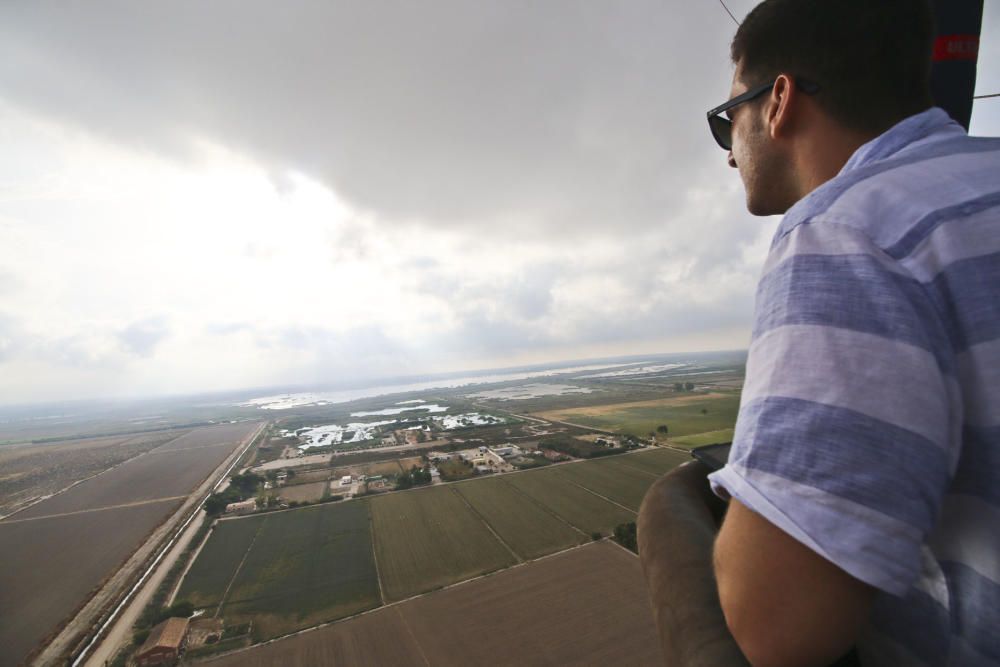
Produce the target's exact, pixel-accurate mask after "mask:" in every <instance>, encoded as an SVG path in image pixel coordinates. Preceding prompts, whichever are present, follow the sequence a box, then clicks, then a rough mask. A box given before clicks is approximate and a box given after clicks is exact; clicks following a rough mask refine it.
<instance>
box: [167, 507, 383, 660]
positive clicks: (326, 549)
mask: <svg viewBox="0 0 1000 667" xmlns="http://www.w3.org/2000/svg"><path fill="white" fill-rule="evenodd" d="M240 524H247V525H245V526H244V525H240ZM251 527H252V528H255V529H256V531H255V532H256V538H255V539H254V538H253V537H251V540H252V542H253V543H252V546H251V548H250V551H249V553H247V551H246V543H247V540H246V535H247V533H249V532H250V530H251ZM220 528H223V530H221V531H220V530H219V529H217V530H216V532H215V533H214V534H213V535H212V536H211V537H210V538H209V542H208V544H206V546H205V549H204V550H203V553H206V552H209V549H211V550H212V551H211V552H209V553H215V554H220V555H219V556H217V557H213V558H211V560H209V561H207V562H206V564H204V565H202V562H201V561H202V558H201V556H199V558H198V561H196V563H195V565H196V566H197V567H200V568H203V570H202V572H201V573H199V574H198V575H197V576H196V577H194V578H192V577H191V575H189V577H188V578H186V579H185V582H184V588H182V591H181V597H182V598H183V597H185V595H184V593H185V590H189V591H190V595H191V597H188V598H187V599H191V600H192V602H194V601H195V600H196V599H197V600H213V598H214V600H218V598H219V596H220V595H221V591H223V590H225V587H226V586H228V585H229V581H230V580H231V579H232V577H233V573H234V572H236V570H237V568H239V571H238V573H237V574H236V577H235V579H234V580H233V585H232V588H231V589H230V591H229V594H228V595H227V596H226V599H225V600H224V601H223V603H222V609H221V613H220V616H222V617H223V618H225V619H226V623H227V624H233V623H239V622H243V621H247V620H251V619H252V620H253V622H254V638H255V639H257V640H262V639H267V638H270V637H275V636H277V635H281V634H285V633H288V632H292V631H294V630H298V629H300V628H304V627H308V626H311V625H316V624H317V623H321V622H323V621H329V620H333V619H336V618H343V617H344V616H350V615H351V614H355V613H358V612H360V611H364V610H365V609H370V608H372V607H376V606H378V605H379V604H381V600H380V598H379V588H378V579H377V577H376V573H375V563H374V560H373V558H372V548H371V535H370V531H369V522H368V508H367V504H366V503H363V502H352V503H343V504H340V505H333V504H331V505H320V506H317V507H312V508H308V509H303V510H300V511H296V512H281V513H277V514H270V515H265V516H262V517H254V518H250V519H240V520H236V521H226V522H222V524H220ZM237 538H238V539H239V540H240V541H237ZM213 542H214V543H215V544H213ZM241 546H242V550H241V549H240V547H241ZM221 554H224V555H225V557H223V556H222V555H221ZM244 556H246V560H245V561H243V558H244ZM241 561H243V564H242V567H240V562H241ZM194 572H195V568H194V567H192V573H194ZM205 582H208V583H210V585H209V586H205V585H204V583H205ZM202 589H205V590H202Z"/></svg>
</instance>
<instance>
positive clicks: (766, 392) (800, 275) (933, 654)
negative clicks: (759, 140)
mask: <svg viewBox="0 0 1000 667" xmlns="http://www.w3.org/2000/svg"><path fill="white" fill-rule="evenodd" d="M710 480H711V482H712V486H713V489H714V490H715V492H716V493H718V494H719V495H721V496H723V497H725V496H726V495H730V496H732V497H735V498H737V499H738V500H739V501H740V502H741V503H743V504H744V505H746V506H747V507H749V508H750V509H752V510H753V511H755V512H757V513H758V514H760V515H762V516H763V517H765V518H766V519H768V520H769V521H770V522H771V523H773V524H775V525H776V526H778V527H779V528H781V529H782V530H784V531H785V532H787V533H788V534H790V535H791V536H793V537H794V538H796V539H797V540H799V541H800V542H802V543H803V544H805V545H806V546H808V547H809V548H811V549H812V550H814V551H816V552H817V553H819V554H820V555H822V556H823V557H825V558H827V559H828V560H830V561H832V562H833V563H835V564H836V565H838V566H839V567H840V568H842V569H843V570H845V571H846V572H848V573H849V574H851V575H853V576H854V577H856V578H858V579H860V580H862V581H864V582H867V583H868V584H871V585H872V586H874V587H875V588H877V589H879V594H878V595H877V599H876V603H875V608H874V611H873V615H872V618H871V622H870V623H868V625H867V627H866V629H865V631H864V633H863V635H862V637H861V639H860V640H859V643H858V649H859V653H860V654H861V657H862V663H863V664H864V665H866V667H869V666H873V665H910V664H914V665H981V664H1000V139H992V138H974V137H969V136H967V135H966V134H965V132H964V131H963V129H962V128H961V127H960V126H959V125H957V124H956V123H954V122H953V121H952V120H951V119H950V118H949V117H948V116H947V114H946V113H945V112H944V111H942V110H940V109H930V110H928V111H925V112H923V113H920V114H917V115H915V116H911V117H910V118H907V119H906V120H904V121H902V122H900V123H899V124H897V125H896V126H894V127H892V128H891V129H889V130H888V131H887V132H885V133H884V134H882V135H881V136H879V137H877V138H876V139H874V140H872V141H871V142H869V143H867V144H865V145H864V146H862V147H861V148H859V149H858V150H857V151H856V152H855V153H854V155H853V156H852V157H851V159H850V160H849V161H848V162H847V164H845V165H844V168H843V169H842V170H841V172H840V173H839V174H838V175H837V176H836V177H835V178H833V179H832V180H830V181H828V182H827V183H825V184H823V185H822V186H821V187H819V188H817V189H816V190H814V191H813V192H811V193H810V194H809V195H808V196H806V197H804V198H803V199H802V200H800V201H799V202H798V203H797V204H795V206H793V207H792V208H791V209H790V210H789V211H788V213H787V214H786V215H785V218H784V219H783V220H782V222H781V225H780V226H779V228H778V230H777V233H776V234H775V237H774V241H773V243H772V246H771V251H770V254H769V256H768V259H767V263H766V265H765V268H764V273H763V277H762V278H761V281H760V285H759V286H758V291H757V303H756V315H755V323H754V330H753V337H752V343H751V347H750V354H749V358H748V360H747V379H746V385H745V387H744V390H743V398H742V402H741V405H740V412H739V418H738V420H737V424H736V434H735V436H734V440H733V448H732V453H731V455H730V459H729V463H728V464H727V465H726V467H725V468H723V469H722V470H720V471H718V472H716V473H714V474H712V475H711V476H710Z"/></svg>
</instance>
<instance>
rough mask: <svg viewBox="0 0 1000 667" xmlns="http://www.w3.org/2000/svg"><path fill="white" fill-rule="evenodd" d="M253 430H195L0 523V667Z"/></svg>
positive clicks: (19, 655)
mask: <svg viewBox="0 0 1000 667" xmlns="http://www.w3.org/2000/svg"><path fill="white" fill-rule="evenodd" d="M256 427H257V424H256V423H251V422H243V423H241V424H226V425H224V426H213V427H205V428H200V429H195V430H193V431H191V432H190V433H187V434H186V435H183V436H181V437H178V438H175V439H174V440H171V441H170V442H167V443H165V444H162V445H160V446H159V447H157V448H156V449H154V450H152V451H150V452H148V453H145V454H142V455H140V456H137V457H135V458H133V459H130V460H129V461H127V462H125V463H123V464H122V465H120V466H118V467H116V468H114V469H112V470H109V471H108V472H105V473H103V474H101V475H97V476H95V477H92V478H90V479H87V480H85V481H83V482H81V483H79V484H77V485H75V486H73V487H72V488H70V489H69V490H67V491H66V492H64V493H61V494H58V495H56V496H53V497H51V498H48V499H46V500H43V501H42V502H39V503H37V504H35V505H33V506H31V507H29V508H28V509H26V510H24V511H22V512H18V513H16V514H14V515H13V516H11V517H8V518H7V519H5V520H3V521H0V549H2V550H3V553H4V558H5V560H4V563H5V568H4V571H3V573H2V574H0V599H2V600H3V601H4V603H3V605H2V606H0V664H17V663H19V662H21V661H22V660H23V659H24V657H25V656H26V655H27V653H28V652H30V651H31V650H32V649H34V648H35V647H36V646H38V645H39V644H40V643H41V642H42V641H43V640H44V639H45V638H46V637H47V636H49V635H50V634H51V633H52V632H53V631H55V630H57V629H58V627H59V625H60V623H61V622H62V621H64V620H66V619H68V618H69V617H71V616H72V615H73V613H74V611H75V610H76V609H78V608H79V607H80V606H81V605H82V604H84V603H85V602H86V601H87V599H88V598H89V597H90V596H91V595H92V594H93V593H94V592H95V591H96V590H97V589H98V587H99V586H100V584H101V583H102V582H104V581H105V579H107V578H108V577H109V576H111V575H112V574H114V573H115V572H116V571H117V570H118V568H119V567H120V566H121V565H122V563H123V562H124V561H125V560H126V559H128V557H129V556H130V555H131V554H132V553H133V552H134V551H135V550H136V549H137V548H138V547H139V546H140V545H141V544H142V543H143V542H144V541H145V539H146V538H147V536H148V535H150V534H151V532H152V531H153V530H154V529H155V528H156V527H157V526H158V525H160V524H161V523H162V522H163V521H164V520H165V519H167V517H169V516H170V515H171V514H172V513H173V512H174V511H175V510H176V509H177V508H178V507H179V506H180V505H181V503H182V502H183V501H184V499H185V498H186V497H187V496H188V495H189V494H190V493H191V492H192V490H193V489H194V488H195V487H196V486H197V485H198V484H199V483H201V482H202V481H203V480H204V479H205V478H206V477H207V476H208V475H209V474H210V473H211V472H212V471H213V470H215V469H216V468H217V467H218V465H219V464H220V463H222V461H223V460H224V459H225V458H226V457H227V456H228V455H229V454H230V453H231V452H232V451H233V450H234V449H235V447H236V445H237V444H239V441H240V439H242V438H244V437H246V436H248V435H249V434H250V433H251V432H252V431H253V430H254V429H255V428H256ZM53 582H58V585H53Z"/></svg>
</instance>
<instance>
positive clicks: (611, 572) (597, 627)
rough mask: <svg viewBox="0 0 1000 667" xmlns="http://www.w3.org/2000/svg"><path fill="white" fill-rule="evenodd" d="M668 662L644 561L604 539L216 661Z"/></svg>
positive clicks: (293, 664)
mask: <svg viewBox="0 0 1000 667" xmlns="http://www.w3.org/2000/svg"><path fill="white" fill-rule="evenodd" d="M211 664H212V665H213V666H216V667H229V666H232V667H237V666H239V667H243V666H247V667H263V666H265V665H283V666H285V665H287V666H289V667H305V666H306V665H357V664H373V665H376V664H377V665H382V664H384V665H403V666H409V665H435V666H437V665H462V666H464V665H518V666H520V665H525V664H530V665H602V666H604V665H608V664H615V665H662V664H663V658H662V656H661V653H660V648H659V640H658V639H657V636H656V629H655V627H654V625H653V619H652V614H651V612H650V609H649V602H648V599H647V596H646V585H645V580H644V579H643V576H642V571H641V569H640V566H639V561H638V559H637V558H635V557H634V556H632V555H631V554H629V553H627V552H625V551H624V550H622V549H621V548H619V547H618V546H616V545H614V544H611V543H608V542H599V543H594V544H588V545H586V546H583V547H579V548H577V549H573V550H572V551H568V552H564V553H562V554H559V555H557V556H553V557H551V558H546V559H543V560H539V561H534V562H532V563H529V564H527V565H524V566H521V567H516V568H513V569H510V570H506V571H504V572H501V573H499V574H496V575H494V576H490V577H485V578H482V579H478V580H476V581H472V582H469V583H466V584H461V585H459V586H454V587H452V588H448V589H445V590H442V591H437V592H434V593H431V594H428V595H425V596H422V597H420V598H417V599H415V600H410V601H408V602H403V603H401V604H398V605H393V606H391V607H387V608H383V609H380V610H378V611H375V612H372V613H369V614H366V615H364V616H360V617H358V618H355V619H351V620H348V621H344V622H342V623H336V624H333V625H330V626H327V627H325V628H320V629H319V630H315V631H312V632H306V633H304V634H301V635H298V636H295V637H290V638H288V639H283V640H280V641H277V642H274V643H272V644H267V645H264V646H260V647H257V648H253V649H249V650H247V651H243V652H240V653H235V654H232V655H230V656H224V657H222V658H219V659H216V660H214V661H212V662H211Z"/></svg>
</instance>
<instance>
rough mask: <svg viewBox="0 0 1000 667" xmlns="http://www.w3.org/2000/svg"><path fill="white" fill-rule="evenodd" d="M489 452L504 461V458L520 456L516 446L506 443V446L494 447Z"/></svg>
mask: <svg viewBox="0 0 1000 667" xmlns="http://www.w3.org/2000/svg"><path fill="white" fill-rule="evenodd" d="M490 452H492V453H493V454H495V455H497V456H501V457H503V458H505V459H506V458H510V457H513V456H520V454H521V448H520V447H517V446H516V445H511V444H509V443H508V444H506V445H501V446H499V447H494V448H492V449H491V450H490Z"/></svg>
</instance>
